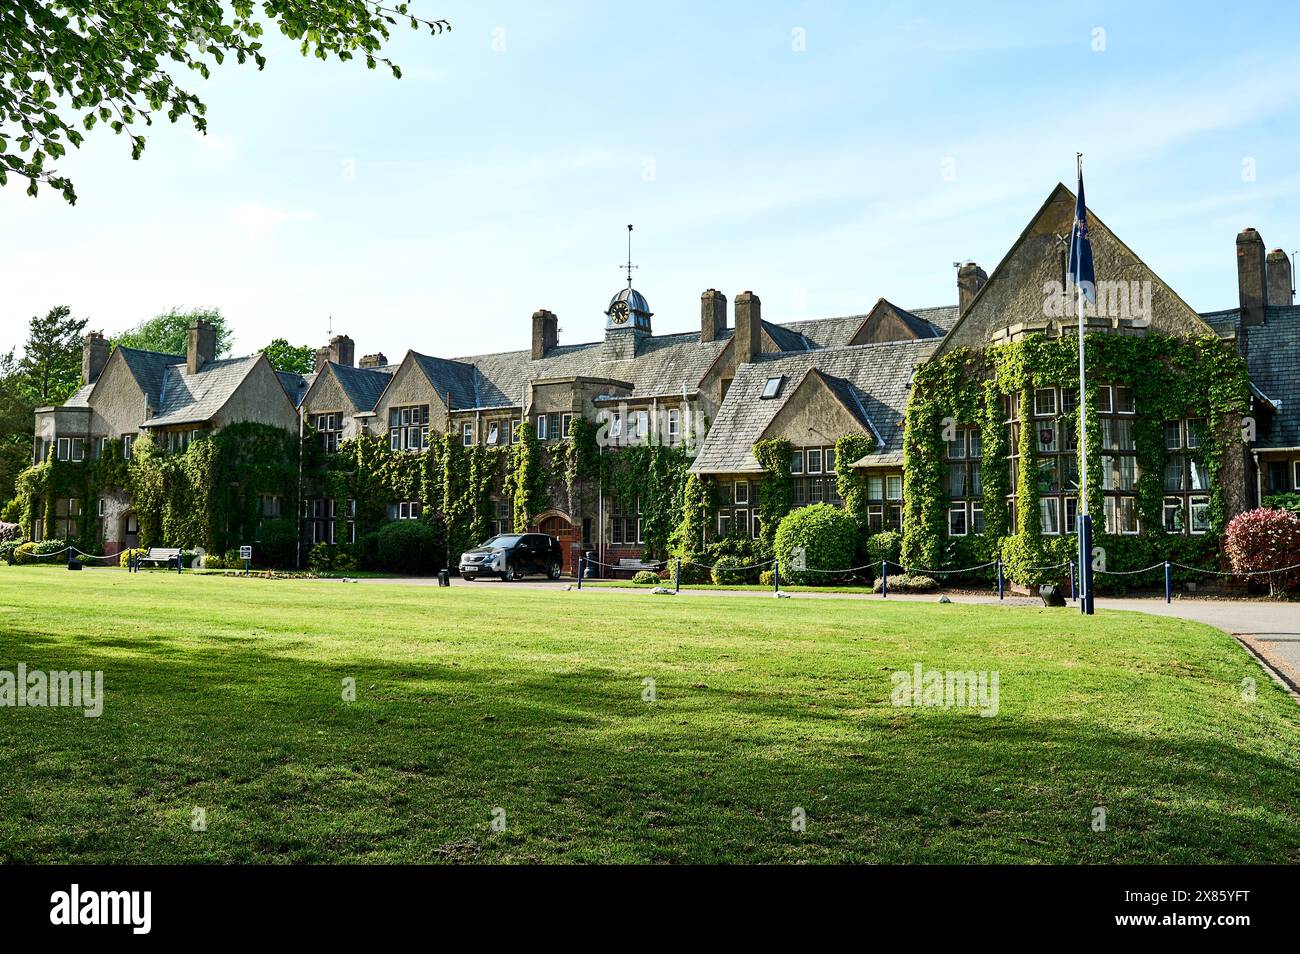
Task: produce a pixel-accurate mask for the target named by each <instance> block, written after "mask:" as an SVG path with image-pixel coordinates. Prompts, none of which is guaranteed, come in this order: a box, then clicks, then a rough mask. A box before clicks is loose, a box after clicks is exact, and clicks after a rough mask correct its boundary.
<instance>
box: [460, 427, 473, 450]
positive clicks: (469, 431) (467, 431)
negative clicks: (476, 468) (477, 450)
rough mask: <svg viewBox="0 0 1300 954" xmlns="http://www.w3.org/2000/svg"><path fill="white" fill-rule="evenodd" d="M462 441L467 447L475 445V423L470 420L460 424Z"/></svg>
mask: <svg viewBox="0 0 1300 954" xmlns="http://www.w3.org/2000/svg"><path fill="white" fill-rule="evenodd" d="M460 442H461V444H462V445H464V446H465V447H473V446H474V425H473V424H471V423H470V422H469V421H466V422H465V423H464V424H462V425H461V426H460Z"/></svg>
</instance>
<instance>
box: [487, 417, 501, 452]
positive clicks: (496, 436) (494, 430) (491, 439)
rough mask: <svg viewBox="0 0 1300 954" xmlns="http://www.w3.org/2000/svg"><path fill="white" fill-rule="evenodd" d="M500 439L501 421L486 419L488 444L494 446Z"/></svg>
mask: <svg viewBox="0 0 1300 954" xmlns="http://www.w3.org/2000/svg"><path fill="white" fill-rule="evenodd" d="M500 440H501V422H500V421H488V432H487V442H488V444H489V446H495V445H496V444H497V443H498V442H499V441H500Z"/></svg>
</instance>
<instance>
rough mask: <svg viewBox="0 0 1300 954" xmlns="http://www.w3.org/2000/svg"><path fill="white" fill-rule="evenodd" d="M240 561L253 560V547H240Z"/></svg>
mask: <svg viewBox="0 0 1300 954" xmlns="http://www.w3.org/2000/svg"><path fill="white" fill-rule="evenodd" d="M239 559H241V560H251V559H253V548H252V547H240V548H239Z"/></svg>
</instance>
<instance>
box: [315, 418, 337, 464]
mask: <svg viewBox="0 0 1300 954" xmlns="http://www.w3.org/2000/svg"><path fill="white" fill-rule="evenodd" d="M341 417H342V415H341V414H339V413H338V412H335V411H331V412H330V413H328V414H317V415H315V416H314V417H313V418H312V427H314V428H316V430H317V431H318V432H319V433H320V438H321V447H322V448H324V450H325V453H327V454H333V453H334V452H335V451H337V450H338V449H339V420H340V418H341Z"/></svg>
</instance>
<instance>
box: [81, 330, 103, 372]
mask: <svg viewBox="0 0 1300 954" xmlns="http://www.w3.org/2000/svg"><path fill="white" fill-rule="evenodd" d="M107 361H108V341H107V340H105V338H104V335H103V333H102V332H99V331H92V332H90V334H88V335H86V340H85V341H83V342H82V344H81V381H82V383H83V384H94V383H95V382H96V381H98V380H99V375H100V372H101V371H103V370H104V364H105V363H106V362H107Z"/></svg>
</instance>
